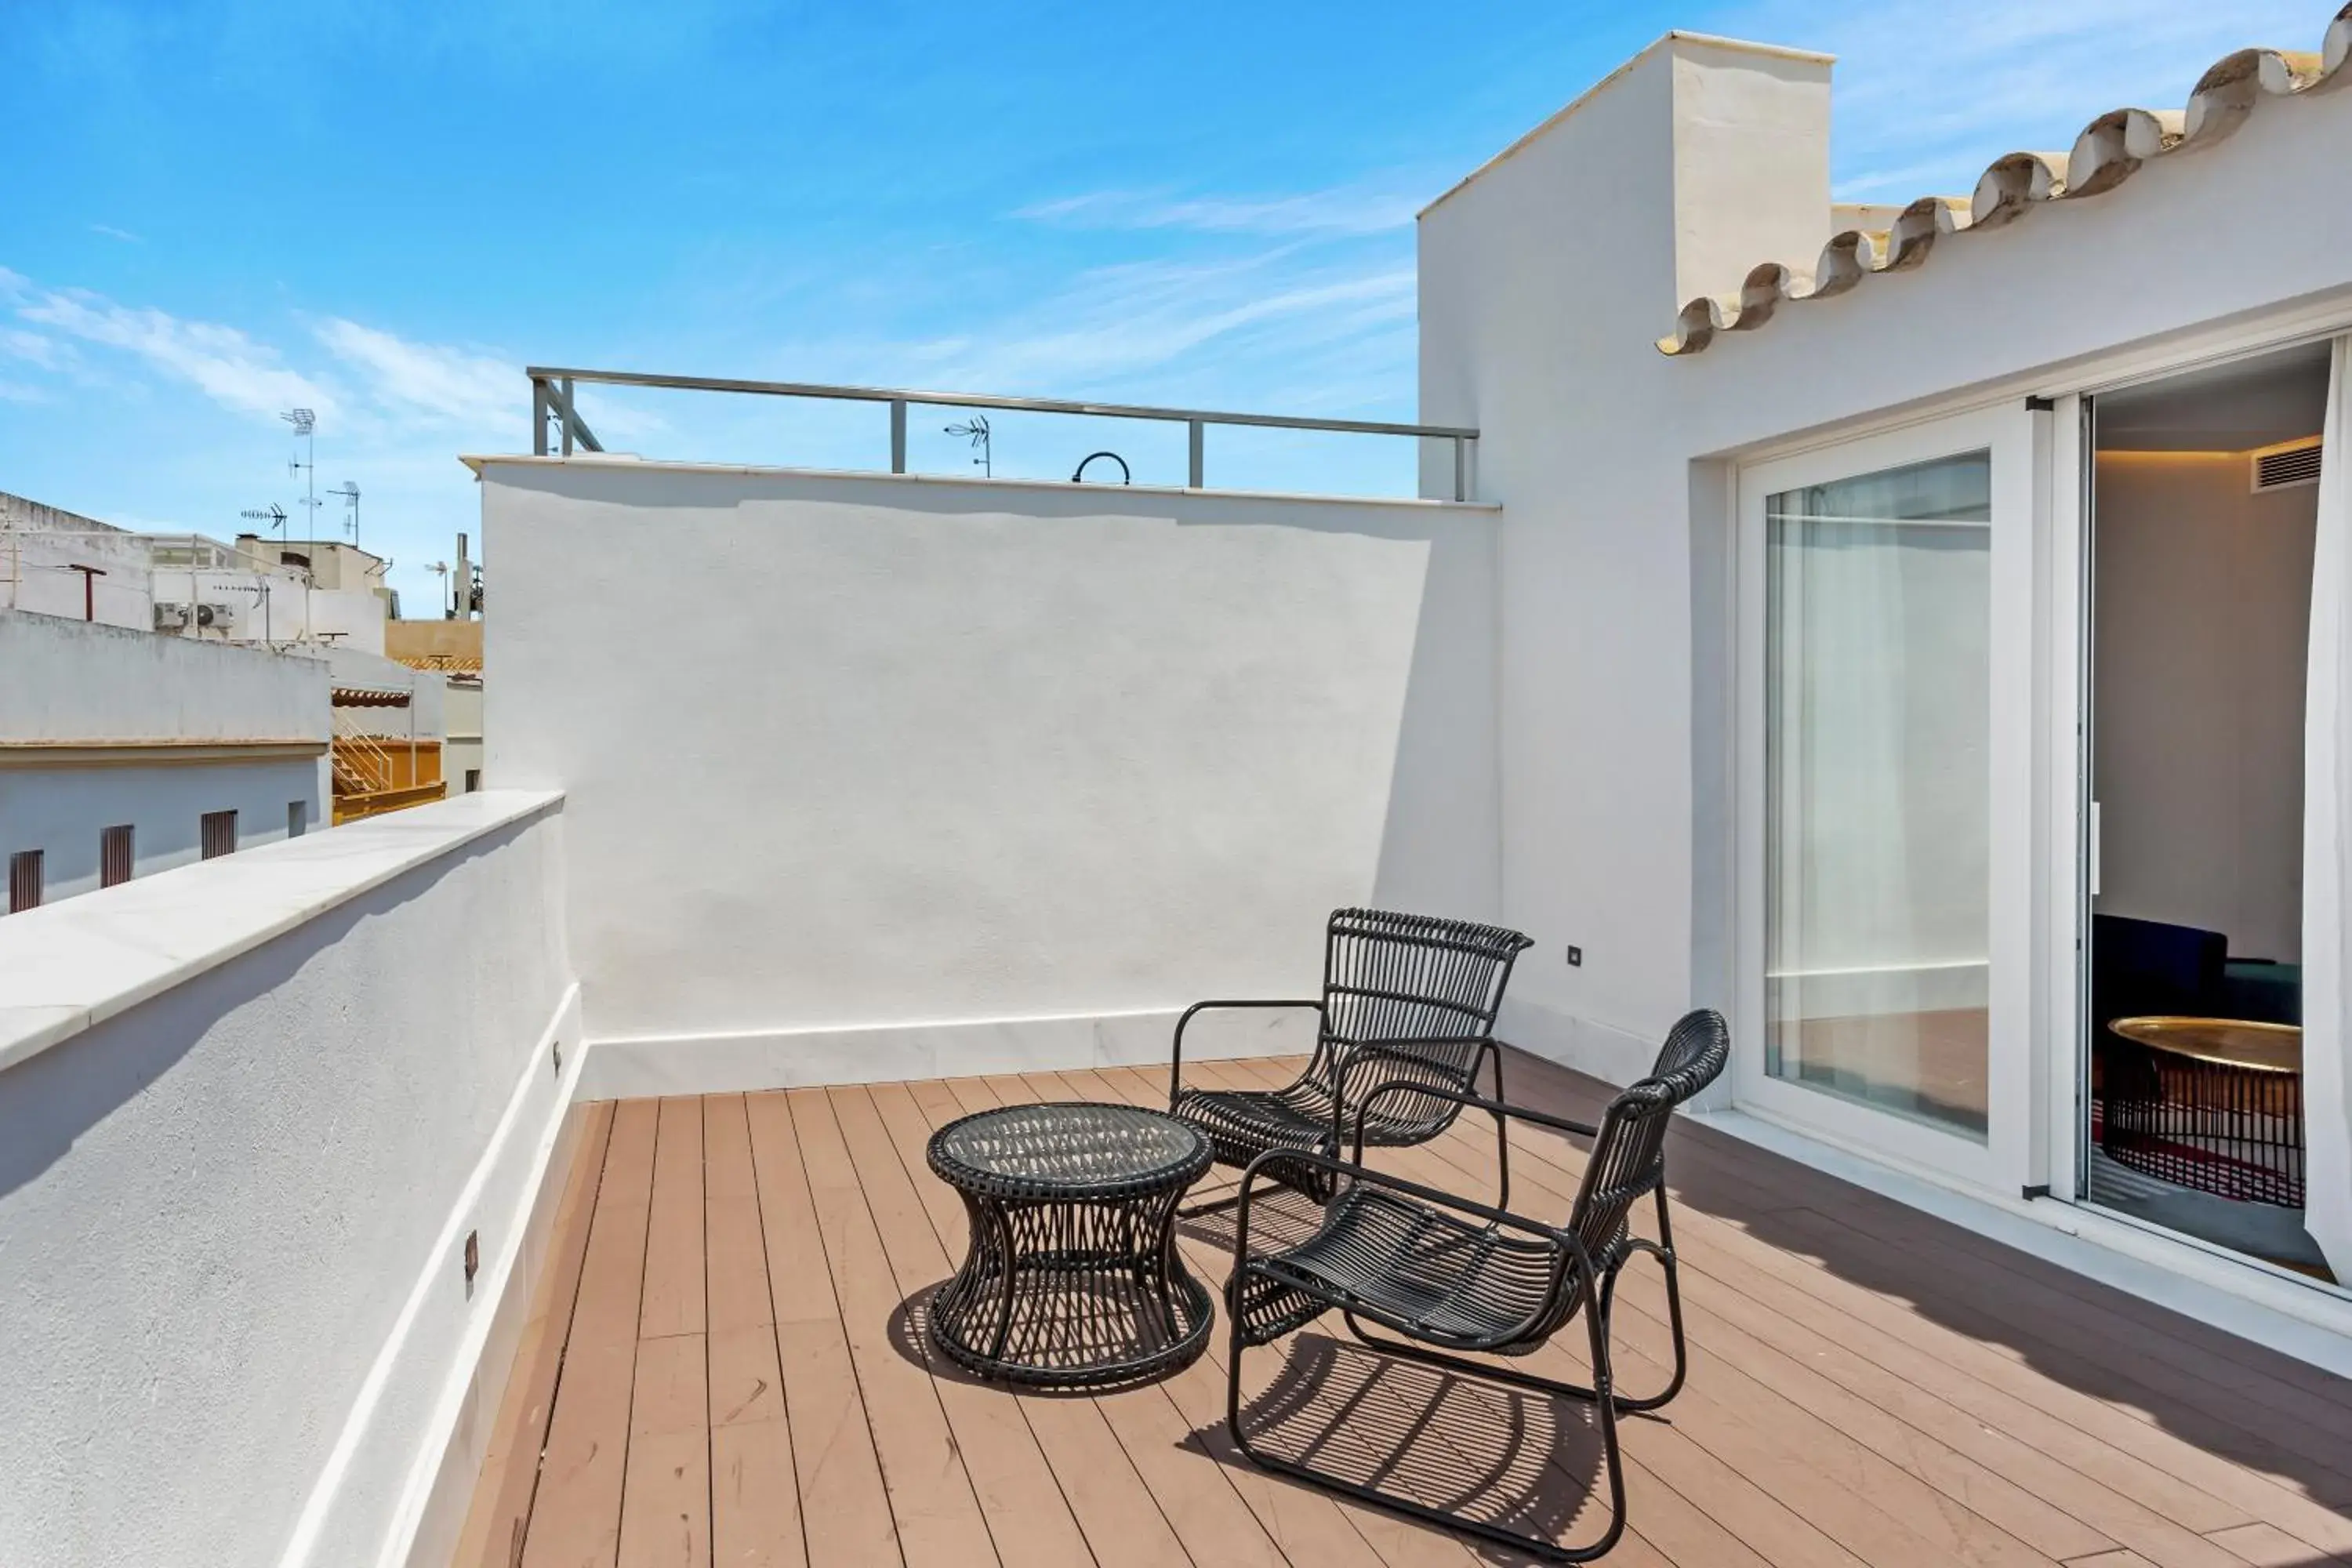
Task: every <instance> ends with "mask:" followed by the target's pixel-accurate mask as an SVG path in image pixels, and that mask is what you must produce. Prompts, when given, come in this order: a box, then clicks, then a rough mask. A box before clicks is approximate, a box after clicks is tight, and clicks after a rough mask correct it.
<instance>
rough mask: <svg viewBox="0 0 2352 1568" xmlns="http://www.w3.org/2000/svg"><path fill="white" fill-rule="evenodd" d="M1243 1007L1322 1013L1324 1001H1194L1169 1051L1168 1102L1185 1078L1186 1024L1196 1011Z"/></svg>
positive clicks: (1180, 1022)
mask: <svg viewBox="0 0 2352 1568" xmlns="http://www.w3.org/2000/svg"><path fill="white" fill-rule="evenodd" d="M1241 1007H1251V1008H1263V1007H1311V1008H1313V1009H1314V1010H1315V1011H1316V1012H1318V1013H1320V1012H1321V1011H1323V1004H1322V1001H1321V1000H1320V999H1319V998H1318V999H1317V1000H1314V1001H1307V1002H1292V1001H1270V1000H1255V999H1252V1000H1243V1001H1238V1002H1195V1003H1193V1004H1192V1005H1191V1006H1190V1007H1187V1008H1185V1009H1184V1016H1182V1017H1181V1018H1178V1019H1177V1020H1176V1041H1175V1046H1174V1048H1173V1049H1172V1050H1171V1051H1170V1053H1169V1059H1168V1103H1169V1104H1171V1105H1174V1104H1175V1103H1176V1091H1177V1089H1178V1088H1179V1087H1180V1086H1181V1079H1182V1078H1183V1072H1184V1029H1185V1026H1187V1025H1189V1024H1191V1023H1192V1015H1193V1014H1195V1013H1210V1012H1216V1011H1219V1010H1221V1009H1224V1008H1241Z"/></svg>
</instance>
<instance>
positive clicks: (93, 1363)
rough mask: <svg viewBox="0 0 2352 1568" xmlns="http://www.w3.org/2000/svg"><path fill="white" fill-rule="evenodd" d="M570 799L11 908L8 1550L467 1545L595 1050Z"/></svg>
mask: <svg viewBox="0 0 2352 1568" xmlns="http://www.w3.org/2000/svg"><path fill="white" fill-rule="evenodd" d="M559 809H560V806H559V801H558V798H557V797H554V796H550V795H519V794H516V793H513V792H506V793H486V794H481V795H468V796H467V797H466V798H465V799H463V800H460V801H451V802H447V803H445V804H441V805H431V806H423V807H419V808H417V809H415V810H412V811H406V812H401V813H398V814H396V815H394V816H388V817H383V818H380V819H377V820H373V821H370V822H365V823H361V824H356V825H354V826H348V827H341V828H338V829H336V830H334V831H333V832H331V833H314V834H311V835H310V836H309V837H304V838H300V839H296V840H293V841H291V842H289V843H284V844H278V845H272V846H269V847H266V848H262V849H258V850H255V851H251V852H248V853H240V854H237V855H235V856H231V857H229V858H226V859H220V860H212V861H206V862H205V863H203V864H201V865H196V866H188V867H184V868H180V869H178V870H175V871H170V872H166V873H164V874H163V875H161V876H158V877H154V878H152V879H145V880H142V881H138V882H133V883H131V884H130V885H129V886H127V887H123V888H119V889H113V890H111V891H110V892H109V893H108V894H107V895H106V896H104V897H101V898H90V899H78V900H72V901H70V902H68V903H63V904H58V905H56V906H54V907H50V908H44V909H39V910H32V911H30V912H27V913H25V914H22V915H16V916H12V917H10V918H8V919H6V920H5V921H0V1258H5V1259H6V1267H5V1270H4V1271H0V1321H5V1325H6V1331H5V1333H0V1454H5V1455H6V1456H7V1459H6V1480H5V1485H0V1563H9V1564H12V1565H15V1564H24V1565H26V1568H32V1565H34V1564H60V1565H62V1564H68V1563H76V1564H79V1563H105V1564H108V1565H109V1568H188V1565H189V1564H194V1563H202V1564H205V1568H269V1565H271V1564H280V1565H282V1568H298V1565H316V1568H330V1565H331V1568H357V1565H364V1564H377V1563H399V1562H402V1561H404V1552H405V1548H406V1546H407V1544H408V1543H409V1542H411V1541H412V1540H414V1539H415V1538H416V1537H417V1535H418V1532H419V1531H420V1530H422V1531H424V1536H425V1548H426V1549H425V1552H424V1553H423V1555H422V1556H421V1558H420V1560H433V1561H446V1557H447V1550H448V1545H449V1542H450V1540H451V1539H452V1538H453V1537H454V1533H455V1527H456V1517H457V1514H458V1513H459V1512H461V1511H462V1509H463V1507H464V1502H465V1498H464V1492H465V1490H466V1489H467V1486H469V1485H470V1480H471V1477H472V1476H473V1474H474V1473H475V1470H476V1469H477V1468H478V1463H479V1458H480V1439H481V1436H482V1435H483V1433H484V1432H486V1431H487V1428H488V1422H489V1415H490V1413H489V1412H488V1410H485V1409H483V1408H481V1405H482V1404H483V1403H484V1401H485V1399H486V1398H487V1399H488V1400H495V1399H496V1398H497V1396H498V1388H499V1382H500V1380H501V1378H502V1376H503V1373H504V1367H505V1356H506V1355H507V1354H508V1353H509V1352H510V1347H511V1342H512V1337H513V1334H514V1332H515V1331H517V1329H518V1328H519V1324H517V1323H516V1321H515V1312H514V1310H513V1308H514V1305H515V1304H516V1303H519V1302H520V1301H521V1300H523V1299H524V1297H526V1296H527V1294H528V1291H529V1281H530V1279H532V1278H534V1277H535V1275H536V1272H537V1268H536V1265H537V1261H538V1258H537V1257H536V1256H535V1254H534V1252H533V1247H536V1246H543V1237H541V1236H540V1233H539V1232H535V1231H534V1229H533V1216H534V1215H535V1213H536V1212H537V1211H536V1210H535V1208H534V1203H535V1201H536V1200H537V1199H538V1198H539V1196H540V1194H541V1179H540V1178H541V1173H542V1172H543V1171H544V1170H546V1169H547V1168H549V1166H550V1165H551V1163H552V1162H553V1161H555V1160H556V1159H557V1158H559V1157H560V1155H561V1153H562V1150H561V1149H560V1147H559V1144H560V1142H561V1131H562V1128H563V1126H564V1125H565V1123H564V1120H563V1112H564V1109H565V1105H566V1102H567V1101H568V1100H569V1099H570V1093H571V1089H572V1081H571V1080H572V1079H573V1078H574V1077H575V1076H576V1071H577V1068H576V1066H571V1065H567V1067H566V1068H564V1069H563V1070H562V1071H561V1072H559V1071H557V1070H556V1069H555V1068H554V1067H553V1065H552V1061H551V1046H552V1044H553V1042H555V1041H559V1040H560V1041H561V1042H562V1044H563V1045H564V1046H566V1047H574V1046H576V1044H577V1041H578V1032H577V1026H576V1022H574V1021H573V1020H574V1019H576V1011H575V1010H574V1004H575V1001H576V991H575V990H574V989H573V988H572V984H571V980H572V977H571V973H570V969H569V965H568V963H567V961H566V958H565V953H564V939H563V921H562V906H561V896H560V889H561V886H562V819H561V817H560V816H559V815H558V812H559ZM576 1059H577V1058H576V1052H575V1053H574V1056H573V1058H572V1060H573V1061H574V1062H576ZM541 1223H542V1224H543V1220H542V1221H541ZM468 1232H478V1235H479V1256H480V1260H481V1268H480V1272H479V1273H478V1275H477V1276H476V1278H475V1279H473V1281H472V1282H471V1285H470V1288H469V1286H468V1283H467V1279H466V1278H465V1273H464V1268H463V1261H462V1259H463V1255H464V1250H465V1238H466V1237H467V1233H468ZM534 1237H540V1239H538V1240H537V1241H534V1239H533V1238H534ZM510 1278H511V1279H520V1281H521V1282H522V1283H521V1284H520V1288H519V1289H516V1290H512V1291H509V1289H507V1282H508V1280H509V1279H510ZM502 1307H504V1308H505V1309H506V1310H503V1311H502V1310H501V1308H502ZM477 1377H479V1378H480V1379H481V1381H482V1382H483V1383H486V1384H487V1385H488V1392H487V1394H485V1393H484V1391H483V1390H482V1389H481V1388H480V1387H478V1386H477V1384H476V1382H475V1380H476V1378H477ZM445 1456H446V1457H447V1460H448V1463H447V1466H446V1468H447V1472H448V1474H447V1475H446V1476H445V1475H444V1473H443V1465H442V1460H443V1458H444V1457H445ZM451 1478H455V1479H451ZM436 1550H437V1552H438V1555H437V1557H436V1555H435V1552H436Z"/></svg>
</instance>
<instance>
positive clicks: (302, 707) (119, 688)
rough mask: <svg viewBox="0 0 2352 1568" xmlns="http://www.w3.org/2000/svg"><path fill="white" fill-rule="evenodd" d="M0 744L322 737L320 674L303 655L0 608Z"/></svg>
mask: <svg viewBox="0 0 2352 1568" xmlns="http://www.w3.org/2000/svg"><path fill="white" fill-rule="evenodd" d="M0 670H5V671H7V674H8V678H7V679H5V680H0V740H12V741H32V740H51V741H67V740H71V741H82V740H100V739H106V740H142V739H153V738H160V737H173V738H182V739H191V740H194V739H204V740H219V741H227V740H314V741H323V740H325V739H326V738H327V732H328V731H327V666H326V664H325V661H324V660H323V659H322V658H319V657H318V656H317V655H316V653H315V652H313V651H310V650H299V649H283V650H266V649H261V648H251V647H223V646H220V645H218V644H214V643H200V642H197V641H195V640H194V639H193V638H187V637H156V636H154V635H153V634H152V633H150V632H145V631H134V630H130V629H127V628H124V627H121V626H92V625H88V624H86V623H83V622H80V621H68V620H61V619H58V618H57V617H55V616H40V615H34V614H30V613H24V614H18V613H14V612H10V611H6V610H0Z"/></svg>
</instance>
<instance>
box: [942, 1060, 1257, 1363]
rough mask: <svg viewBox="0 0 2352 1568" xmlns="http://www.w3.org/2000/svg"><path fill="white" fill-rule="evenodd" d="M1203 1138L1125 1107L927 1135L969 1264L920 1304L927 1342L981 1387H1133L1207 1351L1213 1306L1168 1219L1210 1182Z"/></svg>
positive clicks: (988, 1113)
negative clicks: (957, 1206)
mask: <svg viewBox="0 0 2352 1568" xmlns="http://www.w3.org/2000/svg"><path fill="white" fill-rule="evenodd" d="M1211 1154H1212V1151H1211V1150H1210V1147H1209V1141H1208V1139H1207V1138H1206V1137H1204V1136H1203V1135H1202V1133H1201V1132H1200V1131H1199V1130H1198V1129H1196V1128H1193V1127H1192V1126H1189V1125H1187V1124H1186V1123H1184V1122H1181V1121H1177V1120H1176V1119H1175V1118H1174V1117H1171V1116H1163V1115H1161V1114H1160V1112H1158V1111H1156V1110H1141V1109H1139V1108H1137V1107H1134V1106H1127V1105H1083V1104H1063V1105H1015V1106H1007V1107H1005V1108H1003V1110H983V1111H981V1112H980V1113H979V1114H977V1115H974V1116H967V1117H965V1118H963V1119H962V1120H961V1121H953V1122H950V1123H949V1124H948V1125H947V1126H945V1127H942V1128H940V1130H939V1131H937V1132H935V1133H933V1134H932V1135H931V1143H930V1150H929V1158H930V1163H931V1170H932V1172H933V1173H935V1174H936V1175H938V1177H939V1178H940V1180H941V1181H943V1182H945V1183H947V1184H948V1185H950V1186H951V1187H953V1188H954V1189H955V1190H956V1191H957V1192H959V1193H961V1194H962V1195H963V1202H964V1208H965V1210H966V1212H967V1213H968V1214H969V1215H971V1255H970V1256H969V1257H967V1258H965V1259H964V1264H963V1268H961V1269H960V1270H959V1271H958V1272H957V1274H956V1277H955V1278H954V1279H950V1280H949V1281H948V1282H947V1283H946V1284H945V1285H943V1286H941V1287H940V1289H939V1292H938V1293H937V1294H936V1295H935V1296H933V1297H932V1299H931V1308H930V1319H931V1342H933V1343H934V1344H936V1345H938V1346H939V1347H940V1350H942V1351H944V1352H947V1354H948V1355H950V1357H952V1358H953V1359H954V1360H955V1361H956V1362H958V1363H961V1365H963V1366H965V1367H968V1368H970V1369H971V1371H973V1372H976V1373H980V1374H981V1375H982V1377H992V1378H1003V1379H1005V1380H1006V1381H1008V1382H1013V1383H1025V1384H1038V1385H1041V1386H1045V1387H1055V1388H1076V1387H1096V1386H1100V1385H1103V1384H1122V1383H1139V1382H1142V1381H1144V1380H1146V1379H1150V1378H1154V1377H1160V1376H1164V1375H1165V1374H1167V1373H1171V1372H1174V1371H1175V1370H1177V1369H1178V1368H1179V1367H1181V1366H1184V1365H1187V1364H1189V1363H1191V1362H1192V1360H1193V1358H1194V1357H1196V1356H1198V1355H1199V1354H1200V1353H1201V1352H1202V1350H1204V1349H1205V1348H1207V1345H1208V1342H1209V1328H1210V1324H1211V1323H1212V1321H1213V1313H1212V1311H1211V1310H1210V1305H1209V1293H1208V1291H1207V1290H1206V1289H1203V1288H1202V1285H1201V1282H1200V1281H1199V1280H1197V1279H1193V1278H1192V1275H1191V1274H1189V1273H1187V1272H1186V1271H1185V1268H1184V1264H1183V1261H1182V1260H1181V1258H1178V1257H1177V1256H1176V1205H1177V1203H1178V1202H1179V1201H1180V1200H1181V1198H1182V1197H1183V1195H1184V1189H1185V1188H1187V1187H1189V1186H1191V1185H1192V1184H1193V1183H1194V1182H1196V1181H1198V1180H1200V1178H1201V1174H1202V1172H1204V1171H1206V1170H1207V1169H1208V1168H1209V1161H1210V1158H1211Z"/></svg>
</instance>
